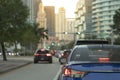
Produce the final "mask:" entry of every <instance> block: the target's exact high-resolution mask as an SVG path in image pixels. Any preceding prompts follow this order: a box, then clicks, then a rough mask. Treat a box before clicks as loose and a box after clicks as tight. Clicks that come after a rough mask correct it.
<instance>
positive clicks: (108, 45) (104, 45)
mask: <svg viewBox="0 0 120 80" xmlns="http://www.w3.org/2000/svg"><path fill="white" fill-rule="evenodd" d="M87 46H93V47H97V46H98V47H99V46H103V47H111V48H112V47H120V45H111V44H97V45H96V44H92V45H76V46H74V48H78V47H87ZM74 48H73V49H74Z"/></svg>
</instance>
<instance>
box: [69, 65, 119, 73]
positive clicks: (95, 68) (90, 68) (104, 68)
mask: <svg viewBox="0 0 120 80" xmlns="http://www.w3.org/2000/svg"><path fill="white" fill-rule="evenodd" d="M68 68H71V69H72V70H77V71H87V72H120V63H79V64H70V65H68Z"/></svg>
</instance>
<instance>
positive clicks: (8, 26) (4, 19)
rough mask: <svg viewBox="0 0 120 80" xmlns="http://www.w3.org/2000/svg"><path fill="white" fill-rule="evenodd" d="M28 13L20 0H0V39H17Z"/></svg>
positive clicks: (6, 40) (5, 40)
mask: <svg viewBox="0 0 120 80" xmlns="http://www.w3.org/2000/svg"><path fill="white" fill-rule="evenodd" d="M28 15H29V10H28V8H27V6H25V5H23V2H22V1H21V0H0V36H1V37H0V41H1V42H2V41H4V42H8V41H15V40H18V38H19V37H18V36H20V34H21V31H22V30H21V29H22V27H23V25H24V24H25V23H26V21H27V18H28Z"/></svg>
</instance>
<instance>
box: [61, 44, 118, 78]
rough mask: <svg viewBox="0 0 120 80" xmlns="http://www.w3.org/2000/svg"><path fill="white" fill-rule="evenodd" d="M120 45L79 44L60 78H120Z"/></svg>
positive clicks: (63, 68)
mask: <svg viewBox="0 0 120 80" xmlns="http://www.w3.org/2000/svg"><path fill="white" fill-rule="evenodd" d="M119 79H120V46H119V45H103V44H101V45H78V46H75V47H74V49H73V51H72V52H71V53H70V56H69V59H68V61H67V63H66V64H65V65H64V66H63V67H62V71H61V74H60V77H59V80H119Z"/></svg>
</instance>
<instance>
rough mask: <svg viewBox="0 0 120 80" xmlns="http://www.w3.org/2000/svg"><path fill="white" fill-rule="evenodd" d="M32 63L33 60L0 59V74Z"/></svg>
mask: <svg viewBox="0 0 120 80" xmlns="http://www.w3.org/2000/svg"><path fill="white" fill-rule="evenodd" d="M30 63H32V62H31V61H26V60H8V61H2V60H0V74H2V73H5V72H8V71H11V70H14V69H17V68H20V67H23V66H25V65H28V64H30Z"/></svg>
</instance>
